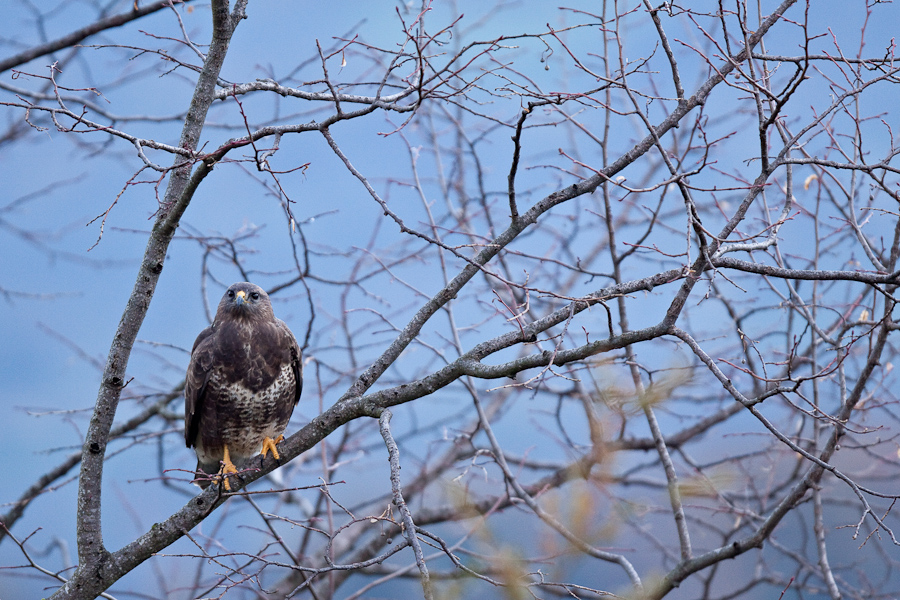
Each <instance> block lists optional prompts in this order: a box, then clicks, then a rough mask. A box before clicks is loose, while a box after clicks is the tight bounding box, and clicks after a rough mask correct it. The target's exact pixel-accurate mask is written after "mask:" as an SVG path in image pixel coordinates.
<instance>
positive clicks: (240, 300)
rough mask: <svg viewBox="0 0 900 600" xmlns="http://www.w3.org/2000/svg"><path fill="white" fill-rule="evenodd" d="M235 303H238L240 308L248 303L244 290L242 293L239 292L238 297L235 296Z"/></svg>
mask: <svg viewBox="0 0 900 600" xmlns="http://www.w3.org/2000/svg"><path fill="white" fill-rule="evenodd" d="M234 301H235V302H237V305H238V306H241V305H242V304H244V302H246V301H247V292H245V291H244V290H241V291H240V292H238V293H237V296H235V298H234Z"/></svg>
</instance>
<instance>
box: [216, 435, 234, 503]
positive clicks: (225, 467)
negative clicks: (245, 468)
mask: <svg viewBox="0 0 900 600" xmlns="http://www.w3.org/2000/svg"><path fill="white" fill-rule="evenodd" d="M237 472H238V470H237V467H236V466H234V463H233V462H231V456H230V455H229V454H228V444H225V456H224V458H222V468H221V469H219V475H221V476H222V481H224V482H225V490H226V491H229V492H230V491H231V484H230V483H228V475H231V474H237Z"/></svg>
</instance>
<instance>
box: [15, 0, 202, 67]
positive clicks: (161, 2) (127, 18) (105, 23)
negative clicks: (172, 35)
mask: <svg viewBox="0 0 900 600" xmlns="http://www.w3.org/2000/svg"><path fill="white" fill-rule="evenodd" d="M188 2H191V0H157V1H156V2H153V3H151V4H147V5H145V6H138V3H137V2H135V10H130V11H128V12H124V13H120V14H118V15H113V16H111V17H104V18H102V19H100V20H98V21H95V22H93V23H91V24H90V25H88V26H87V27H82V28H81V29H79V30H77V31H73V32H72V33H70V34H68V35H64V36H63V37H61V38H58V39H55V40H53V41H50V42H47V43H46V44H41V45H39V46H34V47H32V48H29V49H28V50H25V51H24V52H20V53H18V54H16V55H14V56H10V57H9V58H7V59H4V60H0V72H2V71H6V70H8V69H13V68H15V67H18V66H19V65H21V64H24V63H27V62H28V61H30V60H34V59H35V58H38V57H39V56H44V55H46V54H50V53H52V52H56V51H57V50H62V49H63V48H69V47H71V46H74V45H75V44H77V43H78V42H80V41H81V40H83V39H85V38H88V37H90V36H92V35H95V34H97V33H100V32H101V31H105V30H107V29H113V28H115V27H121V26H122V25H125V24H126V23H130V22H131V21H134V20H136V19H140V18H141V17H145V16H147V15H149V14H152V13H155V12H157V11H159V10H162V9H164V8H169V7H173V6H174V4H175V3H178V4H187V3H188Z"/></svg>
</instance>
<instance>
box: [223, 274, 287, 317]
mask: <svg viewBox="0 0 900 600" xmlns="http://www.w3.org/2000/svg"><path fill="white" fill-rule="evenodd" d="M225 315H228V316H229V317H231V318H237V319H264V320H271V319H274V318H275V315H274V313H273V312H272V303H271V302H270V301H269V295H268V294H266V292H265V291H264V290H263V289H262V288H261V287H259V286H258V285H255V284H252V283H249V282H247V281H242V282H239V283H234V284H232V285H231V286H230V287H229V288H228V290H226V292H225V295H224V296H222V301H221V302H219V309H218V311H217V313H216V319H217V320H218V318H219V317H220V316H222V317H224V316H225Z"/></svg>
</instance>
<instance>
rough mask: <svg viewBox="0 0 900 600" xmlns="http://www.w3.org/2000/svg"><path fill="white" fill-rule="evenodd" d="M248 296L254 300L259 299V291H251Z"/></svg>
mask: <svg viewBox="0 0 900 600" xmlns="http://www.w3.org/2000/svg"><path fill="white" fill-rule="evenodd" d="M250 297H251V298H253V299H254V300H259V292H253V293H252V294H250Z"/></svg>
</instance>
